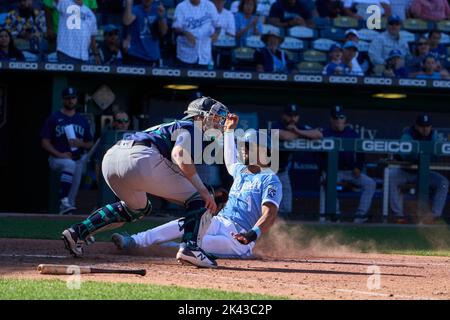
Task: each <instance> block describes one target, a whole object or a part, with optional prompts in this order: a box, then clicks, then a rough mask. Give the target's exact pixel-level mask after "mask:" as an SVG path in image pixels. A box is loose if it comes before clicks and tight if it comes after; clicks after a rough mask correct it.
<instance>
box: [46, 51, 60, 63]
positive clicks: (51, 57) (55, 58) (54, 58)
mask: <svg viewBox="0 0 450 320" xmlns="http://www.w3.org/2000/svg"><path fill="white" fill-rule="evenodd" d="M46 60H47V61H48V62H54V63H57V62H58V55H57V53H56V52H52V53H49V54H48V55H47V57H46Z"/></svg>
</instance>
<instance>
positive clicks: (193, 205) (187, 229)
mask: <svg viewBox="0 0 450 320" xmlns="http://www.w3.org/2000/svg"><path fill="white" fill-rule="evenodd" d="M185 209H186V214H185V216H184V218H181V219H180V222H179V224H180V230H184V232H183V239H182V241H183V242H185V243H187V244H188V245H189V244H192V245H194V246H196V245H197V237H198V233H199V229H200V222H201V219H202V216H203V214H204V213H205V212H206V211H207V210H206V208H205V202H204V201H203V199H202V198H201V197H200V195H199V194H198V193H196V194H194V195H193V196H192V197H191V198H189V199H188V200H187V201H186V202H185Z"/></svg>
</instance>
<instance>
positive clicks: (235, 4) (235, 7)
mask: <svg viewBox="0 0 450 320" xmlns="http://www.w3.org/2000/svg"><path fill="white" fill-rule="evenodd" d="M239 2H240V1H233V2H232V3H231V5H230V11H231V12H232V13H233V14H236V12H238V11H239Z"/></svg>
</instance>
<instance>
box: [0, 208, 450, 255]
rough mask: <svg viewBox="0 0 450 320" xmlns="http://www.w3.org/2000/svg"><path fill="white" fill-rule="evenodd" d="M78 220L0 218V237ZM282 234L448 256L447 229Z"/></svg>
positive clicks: (130, 228) (338, 228)
mask: <svg viewBox="0 0 450 320" xmlns="http://www.w3.org/2000/svg"><path fill="white" fill-rule="evenodd" d="M78 221H79V220H75V219H74V220H72V219H50V218H40V217H36V218H28V217H27V218H19V217H2V218H0V238H28V239H59V237H60V234H61V231H62V230H64V229H65V228H67V227H68V226H70V225H71V224H72V223H75V222H78ZM158 224H159V223H158V222H155V221H152V220H141V221H137V222H135V223H128V224H126V225H125V226H123V227H122V228H120V229H116V230H114V231H107V232H104V233H101V234H98V235H96V239H97V240H98V241H109V240H110V237H111V234H112V233H113V232H117V231H127V232H128V233H130V234H133V233H136V232H140V231H143V230H146V229H148V228H152V227H155V226H157V225H158ZM284 231H285V232H287V234H289V238H291V239H293V241H296V242H297V243H298V244H299V245H300V246H308V245H310V244H311V243H312V242H313V241H314V242H322V243H323V244H325V245H327V244H330V245H346V246H351V247H352V248H353V249H355V250H357V251H360V252H380V253H393V254H410V255H411V254H412V255H439V256H450V227H449V226H447V225H443V226H437V227H436V226H432V227H427V226H400V225H399V226H396V225H393V226H370V225H358V226H353V225H311V224H306V225H300V226H299V225H298V224H291V223H288V224H287V226H286V227H285V230H284Z"/></svg>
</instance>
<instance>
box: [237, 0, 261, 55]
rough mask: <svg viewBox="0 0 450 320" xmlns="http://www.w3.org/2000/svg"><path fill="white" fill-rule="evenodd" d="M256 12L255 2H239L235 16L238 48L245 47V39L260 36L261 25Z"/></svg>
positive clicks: (254, 0)
mask: <svg viewBox="0 0 450 320" xmlns="http://www.w3.org/2000/svg"><path fill="white" fill-rule="evenodd" d="M255 12H256V0H241V1H240V2H239V11H238V12H237V13H236V15H235V21H236V40H237V45H238V46H239V47H243V46H245V40H246V39H247V37H250V36H253V35H260V34H262V32H263V28H262V23H261V21H260V19H259V17H258V16H257V15H255Z"/></svg>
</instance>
